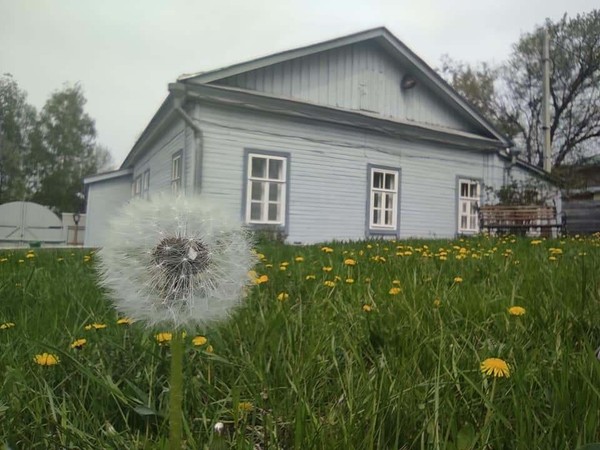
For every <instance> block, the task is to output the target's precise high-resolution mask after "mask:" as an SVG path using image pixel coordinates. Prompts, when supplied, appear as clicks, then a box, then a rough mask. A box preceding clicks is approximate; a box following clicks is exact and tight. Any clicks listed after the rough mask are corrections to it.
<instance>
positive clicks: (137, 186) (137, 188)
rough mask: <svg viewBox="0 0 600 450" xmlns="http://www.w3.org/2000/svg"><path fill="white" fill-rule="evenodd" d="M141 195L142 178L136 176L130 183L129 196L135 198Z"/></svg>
mask: <svg viewBox="0 0 600 450" xmlns="http://www.w3.org/2000/svg"><path fill="white" fill-rule="evenodd" d="M141 195H142V176H141V175H138V176H137V177H135V179H134V180H133V183H131V196H132V197H134V198H136V197H140V196H141Z"/></svg>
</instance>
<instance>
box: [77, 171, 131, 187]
mask: <svg viewBox="0 0 600 450" xmlns="http://www.w3.org/2000/svg"><path fill="white" fill-rule="evenodd" d="M132 173H133V170H132V169H118V170H111V171H109V172H102V173H97V174H94V175H90V176H88V177H85V178H84V179H83V184H86V185H87V184H94V183H99V182H101V181H108V180H114V179H115V178H121V177H125V176H129V175H131V174H132Z"/></svg>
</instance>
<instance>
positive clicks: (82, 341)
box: [71, 339, 87, 350]
mask: <svg viewBox="0 0 600 450" xmlns="http://www.w3.org/2000/svg"><path fill="white" fill-rule="evenodd" d="M85 344H87V339H77V340H75V341H73V342H72V343H71V348H73V349H76V350H81V349H82V348H83V346H84V345H85Z"/></svg>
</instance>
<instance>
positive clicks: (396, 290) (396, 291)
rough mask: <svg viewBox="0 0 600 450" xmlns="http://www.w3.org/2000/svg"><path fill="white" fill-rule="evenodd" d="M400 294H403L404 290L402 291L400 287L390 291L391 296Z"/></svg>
mask: <svg viewBox="0 0 600 450" xmlns="http://www.w3.org/2000/svg"><path fill="white" fill-rule="evenodd" d="M400 292H402V289H400V288H399V287H393V288H391V289H390V290H389V292H388V293H389V294H390V295H398V294H399V293H400Z"/></svg>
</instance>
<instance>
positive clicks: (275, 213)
mask: <svg viewBox="0 0 600 450" xmlns="http://www.w3.org/2000/svg"><path fill="white" fill-rule="evenodd" d="M269 220H272V221H279V205H278V204H277V203H269Z"/></svg>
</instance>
